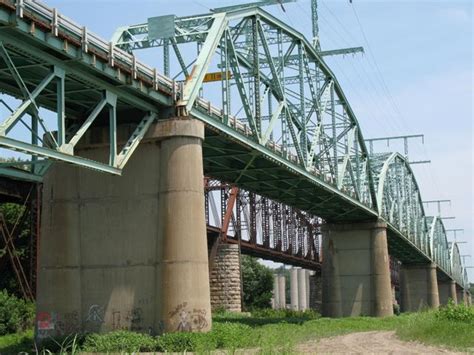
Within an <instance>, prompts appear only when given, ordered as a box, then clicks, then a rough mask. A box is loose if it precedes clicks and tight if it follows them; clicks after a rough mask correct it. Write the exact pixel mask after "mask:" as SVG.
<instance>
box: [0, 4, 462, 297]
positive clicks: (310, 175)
mask: <svg viewBox="0 0 474 355" xmlns="http://www.w3.org/2000/svg"><path fill="white" fill-rule="evenodd" d="M0 26H1V27H0V56H1V61H0V63H1V68H0V76H1V80H0V90H1V92H2V93H4V94H6V95H9V96H13V97H15V98H16V99H17V101H15V102H19V104H18V105H17V106H16V107H14V105H13V104H11V102H10V101H8V103H7V102H6V101H5V102H4V103H5V107H6V109H4V110H2V114H3V117H2V120H1V121H0V122H1V123H0V147H2V148H4V149H9V150H13V151H18V152H22V153H25V154H27V155H29V156H31V160H30V161H27V162H24V161H22V162H4V163H2V166H1V167H0V173H1V174H2V175H6V176H10V177H13V178H17V179H27V180H33V181H41V179H42V177H43V175H44V174H45V173H46V171H47V169H48V166H49V165H50V164H51V162H52V161H60V162H65V163H70V164H74V165H77V166H81V167H84V168H89V169H95V170H98V171H101V172H104V173H110V174H117V175H120V174H121V171H122V169H123V168H124V167H125V165H126V163H127V160H128V159H129V158H130V156H131V155H132V154H133V152H134V150H135V149H136V147H137V146H138V144H139V143H140V141H141V139H142V138H143V137H144V135H145V133H146V131H147V129H148V128H149V127H150V125H151V124H152V123H153V122H155V121H156V120H158V119H164V118H169V117H171V116H176V115H178V116H188V115H190V116H193V117H195V118H197V119H199V120H201V121H203V122H205V124H206V139H205V142H204V146H203V152H204V154H203V155H204V156H203V158H204V173H205V174H206V175H208V176H212V177H213V178H215V179H219V180H221V181H225V182H228V183H231V184H234V185H236V186H239V187H240V188H243V189H245V190H248V191H251V192H255V193H258V194H260V195H262V196H265V197H267V198H270V199H274V200H275V201H279V202H281V203H285V204H287V205H289V206H293V207H295V208H299V209H300V210H302V211H306V212H307V213H311V214H315V215H318V216H320V217H322V218H323V219H325V220H326V221H329V222H338V221H346V222H347V221H365V220H374V219H377V218H380V219H382V220H384V221H386V222H387V224H388V242H389V252H390V254H391V255H393V256H394V257H396V258H397V259H399V260H400V261H401V262H402V263H407V264H414V263H427V262H430V261H433V262H434V263H436V265H437V270H438V274H439V276H441V277H442V276H443V275H444V276H445V277H449V278H452V279H453V280H455V281H456V283H457V284H458V285H459V286H460V287H464V288H465V287H467V285H468V281H467V272H466V270H465V269H464V268H463V266H462V263H461V257H460V254H459V250H458V246H457V244H456V243H453V244H451V245H450V243H448V241H447V235H446V230H445V227H444V226H443V222H442V220H441V219H440V218H439V217H429V216H426V214H425V211H424V208H423V204H422V200H421V196H420V190H419V187H418V184H417V182H416V178H415V176H414V173H413V171H412V169H411V167H410V164H409V163H408V161H407V158H406V157H405V156H403V155H401V154H398V153H393V154H373V155H371V154H369V151H368V149H367V147H366V144H365V142H364V137H363V134H362V132H361V129H360V126H359V124H358V121H357V118H356V115H355V113H354V112H353V110H352V109H351V106H350V103H349V102H348V100H347V98H346V96H345V95H344V92H343V90H342V88H341V86H340V85H339V83H338V81H337V79H336V77H335V75H334V74H333V72H332V71H331V69H330V68H329V67H328V65H327V64H326V63H325V61H324V59H323V57H324V56H325V55H331V54H335V53H334V52H337V51H326V52H324V51H320V50H319V45H317V41H316V45H313V44H312V43H310V42H309V41H308V40H307V39H306V38H305V37H304V36H303V35H302V34H301V33H299V32H298V31H296V30H295V29H293V28H291V27H289V26H288V25H287V24H285V23H284V22H282V21H281V20H279V19H277V18H275V17H274V16H272V15H270V14H269V13H268V12H266V11H264V10H262V9H261V8H259V7H256V6H249V7H245V6H244V7H229V8H222V9H215V10H214V11H212V12H210V13H207V14H202V15H196V16H189V17H175V16H162V17H158V18H156V17H155V18H150V19H149V20H148V22H147V23H144V24H139V25H134V26H128V27H123V28H120V29H118V30H117V32H116V33H115V35H114V36H113V39H112V41H110V42H109V41H104V40H102V39H100V38H99V37H98V36H96V35H94V34H93V33H92V32H90V31H89V30H88V29H87V28H85V27H83V26H80V25H78V24H76V23H74V22H73V21H72V20H70V19H68V18H67V17H65V16H63V15H61V14H59V13H58V12H57V11H56V10H55V9H51V8H48V7H47V6H45V5H44V4H42V3H40V2H31V1H26V0H16V1H13V0H2V1H0ZM150 47H159V49H158V50H160V51H161V53H162V54H163V57H162V58H163V66H164V73H158V72H157V70H156V69H154V68H152V67H149V66H147V65H145V64H143V63H142V62H140V61H138V60H137V59H136V57H135V55H134V51H136V50H139V49H144V48H150ZM204 97H206V98H207V99H209V100H210V101H207V100H206V99H204ZM45 110H48V111H49V114H52V113H54V120H49V121H48V120H47V119H46V118H45V117H44V116H45ZM50 116H51V115H50ZM51 121H53V126H52V128H53V129H52V128H51ZM125 124H127V125H132V126H133V127H134V129H132V133H131V135H130V136H129V137H127V138H128V139H126V140H125V141H126V143H125V144H124V145H118V144H117V127H118V126H119V125H125ZM94 125H96V126H97V125H101V126H108V127H110V129H109V143H110V154H109V158H108V161H92V160H88V159H85V158H83V157H80V156H78V155H77V154H75V152H74V148H75V146H76V145H77V144H78V142H79V141H80V140H81V138H82V137H83V136H84V134H85V133H86V132H87V131H88V130H90V129H91V128H92V127H93V126H94ZM19 126H23V127H24V129H26V130H27V132H28V134H27V135H18V134H17V135H15V130H16V129H18V127H19ZM25 136H26V137H27V138H25Z"/></svg>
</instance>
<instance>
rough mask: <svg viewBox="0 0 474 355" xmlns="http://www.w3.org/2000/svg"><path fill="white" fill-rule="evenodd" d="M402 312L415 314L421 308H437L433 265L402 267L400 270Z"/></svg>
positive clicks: (437, 297)
mask: <svg viewBox="0 0 474 355" xmlns="http://www.w3.org/2000/svg"><path fill="white" fill-rule="evenodd" d="M400 292H401V298H402V300H401V301H402V302H401V310H402V312H416V311H419V310H420V309H421V308H423V307H429V308H435V309H436V308H438V307H439V291H438V278H437V276H436V265H435V264H434V263H430V264H425V265H403V264H402V266H401V268H400Z"/></svg>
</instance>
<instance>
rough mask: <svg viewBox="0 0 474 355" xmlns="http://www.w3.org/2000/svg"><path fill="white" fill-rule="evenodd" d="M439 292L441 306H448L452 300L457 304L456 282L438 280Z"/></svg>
mask: <svg viewBox="0 0 474 355" xmlns="http://www.w3.org/2000/svg"><path fill="white" fill-rule="evenodd" d="M438 290H439V304H440V305H447V304H448V302H449V300H450V299H452V300H453V302H454V303H455V304H457V302H458V301H457V294H456V282H455V281H454V280H447V281H441V280H438Z"/></svg>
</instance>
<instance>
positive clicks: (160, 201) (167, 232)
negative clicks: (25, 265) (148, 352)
mask: <svg viewBox="0 0 474 355" xmlns="http://www.w3.org/2000/svg"><path fill="white" fill-rule="evenodd" d="M133 130H134V127H128V126H121V127H119V128H118V130H117V140H118V142H121V143H119V145H120V144H123V143H124V140H123V139H122V138H124V137H128V136H129V135H128V133H129V132H130V131H133ZM124 131H127V132H126V133H127V134H122V133H124ZM107 133H108V128H105V129H104V128H97V129H95V130H92V131H91V132H90V133H89V134H88V135H86V136H85V137H84V138H83V142H82V141H81V146H80V147H79V148H78V149H77V151H76V153H78V154H79V155H81V156H83V157H85V158H89V159H94V160H99V161H105V160H107V159H108V158H109V147H108V138H105V139H104V137H108V134H107ZM203 137H204V125H203V124H202V123H201V122H199V121H196V120H187V119H186V120H185V119H183V120H169V121H160V123H158V124H156V125H153V126H152V127H150V129H149V131H148V133H147V135H146V136H145V138H144V140H143V141H142V143H141V144H140V145H139V146H138V148H137V151H136V152H135V153H134V154H133V156H132V157H131V158H130V160H129V162H128V163H127V166H126V168H125V169H124V170H123V173H122V176H121V177H118V176H112V175H108V174H103V173H98V172H95V171H92V170H87V169H83V168H78V167H74V166H72V165H66V164H61V163H55V164H54V165H53V166H52V168H51V170H50V171H49V172H48V174H47V176H46V177H45V181H44V189H43V191H44V194H43V213H42V224H41V239H40V245H41V248H39V257H38V262H39V269H38V292H37V322H36V338H37V339H38V340H39V341H41V340H42V339H44V338H48V337H50V336H62V335H67V334H70V333H79V332H107V331H112V330H117V329H128V330H134V331H142V332H150V333H154V334H159V333H162V332H163V331H167V332H168V331H179V330H185V331H207V330H209V329H210V327H211V309H210V297H209V271H208V256H207V240H206V226H205V214H204V191H203V184H202V181H203V166H202V148H201V142H202V139H203Z"/></svg>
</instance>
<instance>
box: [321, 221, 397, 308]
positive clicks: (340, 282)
mask: <svg viewBox="0 0 474 355" xmlns="http://www.w3.org/2000/svg"><path fill="white" fill-rule="evenodd" d="M322 234H323V250H324V253H325V254H324V258H323V268H322V276H323V315H324V316H328V317H346V316H360V315H370V316H379V317H380V316H391V315H393V306H392V294H391V286H390V269H389V257H388V248H387V235H386V224H385V223H382V222H372V223H354V224H325V225H323V228H322Z"/></svg>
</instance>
